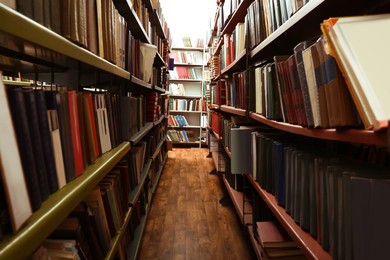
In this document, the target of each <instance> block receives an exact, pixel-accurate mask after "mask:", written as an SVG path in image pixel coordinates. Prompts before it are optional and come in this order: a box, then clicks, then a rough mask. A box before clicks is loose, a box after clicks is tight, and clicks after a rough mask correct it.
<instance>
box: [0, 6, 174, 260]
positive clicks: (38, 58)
mask: <svg viewBox="0 0 390 260" xmlns="http://www.w3.org/2000/svg"><path fill="white" fill-rule="evenodd" d="M11 2H12V1H10V3H9V4H10V5H11V6H6V5H5V4H3V2H2V3H0V15H1V17H2V21H1V22H0V37H1V38H2V44H1V47H0V60H1V62H0V71H2V74H3V75H4V76H7V77H10V78H11V77H12V78H13V79H16V78H17V79H18V80H19V81H17V80H11V79H8V78H7V79H6V80H3V79H1V80H2V84H4V85H6V86H7V88H11V86H14V87H12V88H15V89H16V88H19V87H24V88H37V89H39V90H40V89H41V88H43V89H44V90H45V91H58V92H60V91H61V92H65V91H68V90H75V91H77V92H78V93H84V92H85V93H86V91H89V92H88V93H91V95H92V96H93V97H95V95H96V96H97V95H106V97H107V98H108V99H107V100H109V98H111V97H112V98H115V102H116V104H115V109H118V110H117V111H115V112H118V113H119V111H121V113H122V114H121V116H125V115H127V114H126V113H127V112H126V111H125V109H124V108H123V107H121V106H120V104H121V103H120V101H121V99H123V100H124V98H125V97H130V96H131V97H133V98H134V99H135V100H137V101H138V102H145V107H142V108H141V107H140V106H139V107H138V109H136V110H133V112H132V114H131V115H130V114H128V116H129V117H128V118H127V119H129V118H130V117H137V115H138V114H137V113H138V112H139V114H140V113H141V112H142V114H143V115H145V118H142V120H141V118H139V121H138V122H137V123H138V125H137V130H136V131H134V132H133V133H132V134H131V135H128V138H124V137H123V136H124V132H125V130H123V132H122V125H121V124H120V122H122V120H124V119H122V118H121V117H120V116H118V115H120V114H115V116H116V118H115V120H116V121H113V123H112V124H113V125H115V127H113V125H108V121H109V120H106V121H105V123H106V124H107V125H105V127H107V128H106V130H108V129H109V130H110V131H111V132H112V133H113V134H112V136H108V137H106V138H108V139H110V138H111V142H112V146H111V144H110V148H109V149H108V150H107V151H102V150H103V148H102V147H100V148H99V149H100V150H99V153H98V157H97V158H96V160H94V161H92V162H88V163H86V162H84V163H85V168H84V170H83V171H82V172H81V173H80V175H79V176H77V177H76V178H74V179H73V180H69V181H67V183H66V184H65V185H64V186H63V187H61V188H59V189H58V190H57V191H55V192H53V193H51V194H50V195H49V197H48V198H47V199H45V200H43V201H42V204H41V206H40V207H39V208H38V209H37V210H34V211H33V212H32V215H31V216H30V217H29V218H28V219H27V221H25V223H24V224H23V225H22V227H21V228H20V229H18V230H16V231H15V232H14V233H12V232H11V231H7V233H3V232H2V233H1V235H0V258H1V259H3V258H4V259H16V258H21V259H24V258H29V257H31V255H32V254H33V253H34V251H35V250H36V249H37V248H39V247H40V246H41V244H42V243H43V242H44V241H45V239H46V238H47V237H48V236H50V235H51V233H52V232H53V231H55V230H56V229H57V228H58V226H60V225H61V223H62V222H63V221H64V220H65V219H66V218H67V217H68V216H69V215H70V214H71V213H72V212H73V211H74V209H75V208H77V207H78V206H79V205H80V203H82V202H83V201H84V199H85V198H86V197H87V196H89V194H90V192H91V191H92V190H93V189H95V188H96V187H97V185H99V184H100V183H101V181H102V180H105V178H106V177H107V176H108V175H109V174H111V172H112V169H114V168H115V167H117V166H118V165H120V163H123V161H124V160H128V156H129V154H130V153H131V152H133V151H134V147H136V146H137V145H139V144H140V143H142V142H145V140H146V139H147V138H148V137H149V140H152V139H153V142H152V141H150V142H149V144H150V147H151V152H150V153H151V154H149V155H146V157H147V158H145V161H146V163H145V165H143V167H142V168H143V172H142V175H141V176H142V178H141V179H140V181H139V182H138V185H137V186H136V187H134V188H133V189H131V191H130V194H129V200H130V202H131V203H130V204H129V205H128V207H127V208H125V209H124V212H123V222H122V224H121V226H120V227H119V229H118V230H117V231H116V232H115V234H114V235H112V237H111V238H110V241H111V242H110V245H109V248H108V250H107V253H106V254H105V255H104V257H105V258H106V259H118V257H119V256H120V255H121V256H124V255H123V252H125V251H126V249H123V246H122V245H123V241H125V240H126V241H127V240H128V236H129V234H130V233H132V240H131V242H130V243H129V248H130V247H131V248H132V249H128V250H127V252H126V253H125V255H127V259H135V258H136V256H137V254H138V245H139V244H140V241H141V239H142V233H143V229H144V225H145V221H146V219H147V216H148V210H149V208H150V203H151V202H152V196H153V193H154V192H155V189H156V186H157V184H158V181H159V178H160V176H161V173H162V170H163V167H164V165H165V162H166V159H167V151H166V146H165V138H166V130H167V111H168V109H167V104H168V103H167V102H165V101H164V99H166V97H165V96H164V95H163V94H165V91H166V82H165V81H166V75H165V71H166V60H167V57H166V56H167V52H166V49H168V45H169V41H170V39H169V37H170V36H169V29H168V27H167V24H166V23H165V22H163V21H162V20H161V18H160V16H161V14H162V13H161V12H160V13H159V14H158V13H157V10H156V9H154V8H153V6H152V4H151V2H150V1H146V0H145V1H142V5H141V6H139V8H140V9H137V10H135V9H134V6H132V4H131V2H129V1H121V0H118V1H117V0H115V1H106V2H105V4H107V6H106V8H107V10H108V9H110V11H112V16H110V17H111V18H112V20H110V21H103V22H107V24H110V26H112V28H114V27H115V26H116V27H115V28H116V29H118V30H113V31H111V29H110V28H109V27H107V28H105V29H106V30H107V31H104V33H105V35H106V36H107V35H108V36H109V37H112V38H111V39H110V42H109V43H108V42H105V40H104V39H101V38H99V37H97V39H96V40H97V41H98V43H97V44H99V45H100V46H104V47H109V46H111V47H112V49H115V50H117V51H118V53H117V54H118V55H119V52H120V53H121V55H122V57H121V58H119V56H117V57H115V55H114V54H113V53H111V54H112V56H109V54H108V53H106V52H105V53H104V54H103V51H102V49H99V48H97V49H96V50H95V49H93V48H92V44H91V45H90V43H89V42H88V44H80V42H77V41H74V39H72V40H71V39H70V38H71V37H67V36H63V35H61V34H60V33H61V31H55V29H54V27H51V26H53V24H50V25H47V24H41V23H40V22H39V20H36V19H37V17H28V16H27V15H28V14H27V13H26V15H24V14H22V13H21V12H19V11H20V10H19V9H18V10H16V6H12V3H11ZM19 2H21V1H16V2H15V4H19ZM75 3H76V2H75ZM80 5H82V4H81V3H80ZM26 6H27V4H26ZM31 7H33V6H32V5H31ZM56 7H59V6H56ZM53 8H55V7H53ZM100 8H102V7H101V6H97V7H96V10H98V11H102V10H105V8H103V9H100ZM149 10H150V12H149ZM63 11H64V12H65V10H63ZM78 11H80V10H78ZM84 11H86V10H84ZM160 11H161V10H160ZM80 12H81V11H80ZM149 13H150V14H149ZM81 14H82V15H84V14H85V15H87V13H81ZM140 14H142V16H140ZM95 15H96V16H97V15H98V14H95ZM107 17H109V16H107ZM107 17H106V18H107ZM51 18H52V19H51V21H54V20H55V19H54V18H53V16H52V17H51ZM56 18H58V19H60V17H56ZM84 18H85V19H87V18H88V19H94V18H91V17H90V16H88V17H87V18H86V17H83V19H84ZM95 18H96V17H95ZM108 19H110V18H108ZM85 22H86V20H85ZM126 23H127V24H128V25H126V26H125V24H126ZM96 24H97V23H96ZM72 26H73V24H72ZM96 26H97V27H98V26H100V25H98V24H97V25H96ZM119 28H120V29H123V31H121V32H120V31H119ZM95 29H96V30H97V28H95ZM88 30H92V29H91V28H88ZM89 32H90V31H89ZM115 33H118V35H115V36H116V37H114V34H115ZM119 33H124V34H121V35H120V37H119ZM80 36H83V37H86V35H83V34H82V33H81V34H80ZM126 37H132V38H133V39H134V40H136V41H139V42H141V43H145V44H150V45H154V46H155V47H156V49H157V52H156V55H155V57H153V60H152V63H151V65H150V66H151V67H153V68H152V69H153V70H155V71H156V72H157V73H156V75H155V76H154V77H155V78H153V77H152V78H151V80H147V79H143V78H142V77H141V76H139V75H135V74H133V73H132V70H131V69H130V66H134V65H130V63H132V64H133V63H134V62H135V58H134V60H132V58H133V57H132V53H130V52H127V50H125V48H126V47H128V46H125V45H126V42H127V40H126ZM80 40H81V39H80ZM111 41H112V42H111ZM129 41H130V40H129ZM114 42H115V43H117V45H115V46H114V45H112V44H113V43H114ZM85 43H86V42H85ZM118 46H120V48H121V50H120V51H119V47H118ZM117 48H118V49H117ZM125 53H126V54H125ZM111 54H110V55H111ZM134 55H135V54H134ZM21 78H22V79H31V81H29V82H25V81H20V79H21ZM42 86H44V87H42ZM155 93H157V95H155ZM149 96H153V97H155V99H153V102H152V103H153V104H154V105H157V104H159V105H161V111H162V112H160V110H158V111H159V112H157V110H155V111H154V110H153V113H159V114H156V116H155V117H154V118H153V119H148V118H146V108H147V106H146V98H148V97H149ZM6 98H7V97H6ZM144 98H145V99H144ZM93 102H95V101H93ZM96 102H97V101H96ZM123 102H125V101H123ZM126 102H127V101H126ZM164 102H165V103H166V104H165V103H164ZM81 104H82V103H81ZM110 105H112V104H111V103H110ZM69 106H71V105H70V103H69ZM66 109H69V108H68V104H67V105H66ZM110 109H113V107H111V108H110ZM109 111H110V112H109ZM109 111H108V109H107V111H106V112H107V113H108V114H110V113H111V112H112V111H113V110H109ZM134 111H136V112H134ZM137 111H138V112H137ZM76 112H77V111H76ZM79 112H80V111H79ZM80 113H81V112H80ZM83 113H84V112H83ZM91 113H93V110H91ZM112 113H114V112H112ZM151 113H152V112H151V111H150V113H149V112H148V115H149V114H151ZM80 115H83V114H80ZM111 117H113V114H110V120H111ZM77 120H79V119H77ZM96 120H98V119H97V118H96ZM113 120H114V119H113ZM141 121H142V122H141ZM79 122H80V124H81V123H82V124H83V125H84V124H86V121H84V117H83V118H81V117H80V121H79ZM60 124H62V122H60ZM96 124H97V126H98V127H103V126H101V125H98V124H100V122H98V121H96ZM41 127H42V126H41ZM114 128H115V129H114ZM14 131H16V130H14ZM80 131H81V130H80ZM83 131H84V130H83ZM91 131H93V132H94V131H95V130H91ZM96 131H97V132H96V134H97V135H98V137H97V138H99V135H101V134H102V133H100V132H98V129H97V130H96ZM114 132H115V133H114ZM83 133H84V132H80V134H81V135H82V134H83ZM72 135H74V131H73V132H72ZM114 135H115V137H114ZM66 137H67V138H66V142H69V140H72V136H66ZM150 137H152V138H150ZM61 138H62V137H61ZM100 138H102V137H100ZM64 140H65V139H63V140H62V142H65V141H64ZM106 140H107V139H105V141H106ZM114 140H115V142H114ZM96 141H97V140H96ZM72 142H73V141H72ZM100 142H103V139H99V140H98V142H96V143H95V145H96V146H94V147H98V146H99V145H103V144H101V143H100ZM83 145H85V143H83ZM72 147H73V144H72ZM83 149H85V151H86V149H87V148H86V146H83ZM96 149H98V148H96ZM3 152H4V151H3V147H2V153H3ZM72 152H73V150H72ZM89 153H91V151H89ZM71 156H73V154H71ZM22 160H24V158H22ZM85 160H86V159H85ZM2 174H5V175H6V174H8V173H7V172H4V173H3V172H2ZM128 174H129V176H130V174H131V173H130V172H129V173H128ZM129 178H130V177H129ZM2 181H3V180H2ZM0 188H1V190H0V191H1V192H2V193H4V192H5V191H4V187H0ZM12 192H15V191H14V190H13V191H12ZM145 193H147V194H145ZM140 197H144V198H146V199H145V201H144V202H142V203H144V205H143V206H144V207H145V212H144V213H142V214H141V215H142V221H140V222H139V223H138V226H134V225H135V224H134V223H136V221H134V218H135V217H136V215H138V213H139V212H138V208H137V206H136V204H142V203H140V201H141V198H140ZM118 203H122V202H118ZM3 206H4V205H2V214H4V211H3V210H4V208H3ZM111 206H112V205H111ZM103 210H105V209H103ZM117 213H118V212H117ZM7 214H8V213H7ZM3 220H4V219H3V215H2V217H1V222H3ZM8 224H9V223H8ZM133 226H134V230H132V228H133ZM2 228H3V227H2ZM95 231H96V233H95V232H94V233H95V234H96V235H98V233H99V232H98V230H95ZM134 246H135V247H134ZM133 248H137V249H136V250H133ZM92 250H93V248H92ZM120 252H121V253H120Z"/></svg>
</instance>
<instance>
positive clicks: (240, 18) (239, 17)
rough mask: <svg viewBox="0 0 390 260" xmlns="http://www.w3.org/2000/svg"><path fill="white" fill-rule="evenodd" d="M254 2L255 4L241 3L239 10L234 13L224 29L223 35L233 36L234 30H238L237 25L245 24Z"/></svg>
mask: <svg viewBox="0 0 390 260" xmlns="http://www.w3.org/2000/svg"><path fill="white" fill-rule="evenodd" d="M252 2H253V0H243V1H241V3H240V4H239V5H238V6H237V9H236V10H234V13H233V14H232V16H231V18H230V19H229V21H228V22H227V23H226V25H225V27H224V28H223V29H222V33H221V35H224V34H231V33H232V32H233V31H234V29H235V28H236V25H237V24H238V23H240V22H241V23H243V22H244V20H245V16H246V12H247V9H248V7H249V6H250V4H251V3H252Z"/></svg>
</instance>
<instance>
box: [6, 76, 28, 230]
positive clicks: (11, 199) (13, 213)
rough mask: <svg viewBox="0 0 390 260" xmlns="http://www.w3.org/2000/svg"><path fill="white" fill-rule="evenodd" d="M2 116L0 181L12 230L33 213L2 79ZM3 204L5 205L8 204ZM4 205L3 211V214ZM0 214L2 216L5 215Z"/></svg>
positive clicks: (17, 227)
mask: <svg viewBox="0 0 390 260" xmlns="http://www.w3.org/2000/svg"><path fill="white" fill-rule="evenodd" d="M1 76H2V75H1V73H0V77H1ZM0 119H1V122H2V124H1V131H0V144H1V145H0V174H1V175H0V180H1V182H2V183H1V184H0V185H1V186H2V187H3V190H2V191H1V192H4V194H5V197H6V202H7V205H8V212H9V215H10V219H11V223H12V230H13V232H14V233H16V232H17V231H18V230H19V229H20V228H21V227H22V225H23V224H24V223H25V222H26V221H27V219H28V218H29V217H30V216H31V214H32V209H31V204H30V199H29V192H28V189H27V185H26V181H25V176H24V172H23V166H22V161H21V155H20V152H19V147H18V143H17V138H16V133H15V130H14V123H13V122H12V116H11V111H10V106H9V104H8V98H7V93H6V90H5V87H4V85H3V81H2V80H0ZM0 189H1V188H0ZM15 191H17V192H15ZM2 203H3V200H2ZM3 205H4V207H5V204H3ZM3 205H2V206H1V212H0V214H3V211H2V209H3ZM0 218H1V219H3V216H2V217H0ZM4 219H5V218H4ZM2 228H3V225H2V224H1V229H2ZM0 233H2V232H1V231H0ZM0 236H1V235H0Z"/></svg>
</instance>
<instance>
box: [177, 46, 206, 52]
mask: <svg viewBox="0 0 390 260" xmlns="http://www.w3.org/2000/svg"><path fill="white" fill-rule="evenodd" d="M171 50H172V51H199V52H203V48H198V47H172V49H171Z"/></svg>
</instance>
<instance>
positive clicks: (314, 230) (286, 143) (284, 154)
mask: <svg viewBox="0 0 390 260" xmlns="http://www.w3.org/2000/svg"><path fill="white" fill-rule="evenodd" d="M291 140H292V139H291V136H287V135H285V134H284V133H282V134H280V133H269V132H268V133H267V132H253V133H252V144H251V145H252V147H253V148H252V151H253V157H252V158H253V159H252V162H253V178H254V179H255V180H257V181H258V182H259V184H260V186H261V187H262V188H263V189H265V190H266V191H268V192H271V193H273V194H274V195H275V198H276V201H277V203H278V204H280V205H281V206H283V207H285V209H286V212H288V213H289V214H290V215H291V216H292V217H293V218H294V220H295V221H296V222H297V223H299V225H300V226H301V227H302V229H304V230H306V231H308V232H309V233H310V234H311V235H312V236H314V237H316V238H317V240H318V241H319V242H320V243H321V245H322V247H323V248H324V249H325V250H329V251H330V253H331V255H332V256H333V257H334V258H339V259H354V258H356V257H357V256H363V255H364V256H365V257H364V258H381V257H384V256H385V255H387V254H388V253H389V252H388V249H387V248H386V247H385V246H384V244H383V243H384V240H385V239H386V238H385V237H386V233H387V230H389V229H390V225H389V224H388V221H387V220H386V221H385V220H384V217H388V216H390V211H389V210H388V209H387V207H385V206H384V205H385V200H386V196H387V195H386V194H387V193H388V190H389V184H390V181H389V180H390V171H389V169H388V167H386V166H381V165H383V164H384V162H383V160H388V155H387V152H386V151H383V150H382V149H380V148H377V147H370V148H369V149H370V153H371V154H372V156H373V157H374V158H364V159H362V158H361V154H362V153H366V152H367V151H366V150H367V147H366V146H348V145H345V144H342V145H341V146H338V145H337V144H336V146H335V147H334V148H332V150H329V148H327V149H325V148H324V149H323V148H321V147H325V146H329V144H321V142H316V143H310V142H306V144H304V142H300V144H301V145H298V144H297V142H295V140H294V141H291ZM293 142H294V144H293ZM342 146H344V149H347V151H348V153H347V154H344V155H342V154H340V151H341V150H342V149H340V148H343V147H342ZM313 147H315V149H314V148H313ZM335 148H336V149H335ZM333 149H335V150H334V151H333ZM357 155H359V156H357ZM232 156H235V155H234V154H233V153H232ZM351 156H353V157H351ZM383 158H385V159H383ZM386 158H387V159H386ZM372 159H374V161H372ZM367 160H369V161H370V163H368V162H366V161H367ZM385 164H386V163H385ZM373 171H374V172H375V175H373V174H372V172H373ZM362 210H364V211H366V214H363V215H362V214H361V213H362ZM378 216H380V217H379V218H378ZM382 217H383V218H382ZM367 223H371V224H370V226H367ZM367 237H370V240H369V241H370V242H367V240H366V238H367Z"/></svg>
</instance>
